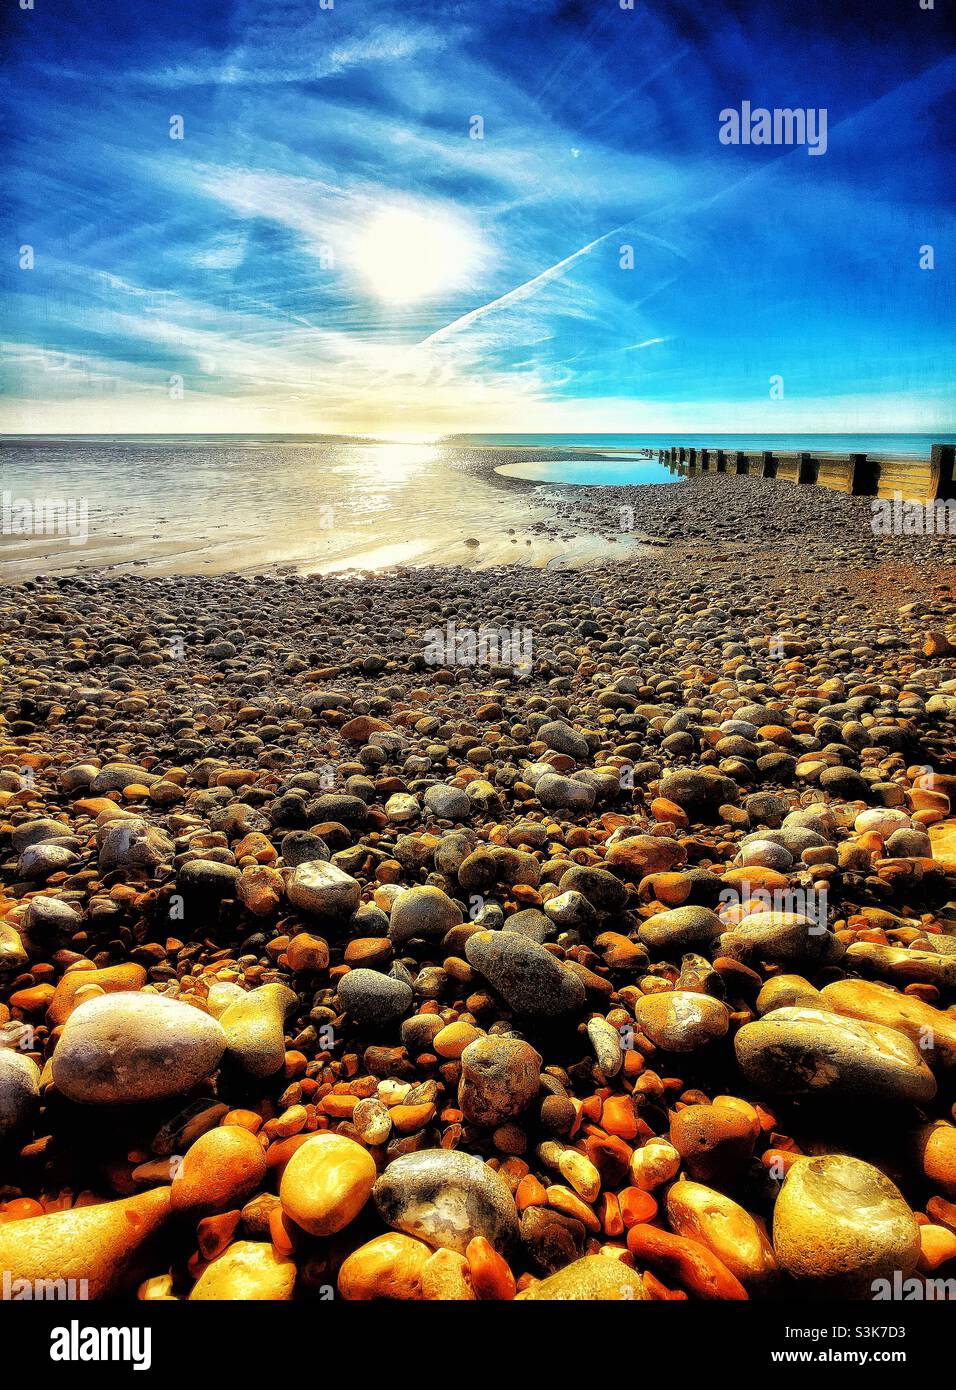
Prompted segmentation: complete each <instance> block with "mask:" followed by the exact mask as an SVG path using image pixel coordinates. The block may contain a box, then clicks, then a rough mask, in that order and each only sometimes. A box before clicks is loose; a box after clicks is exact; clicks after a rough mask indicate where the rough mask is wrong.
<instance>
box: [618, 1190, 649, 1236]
mask: <svg viewBox="0 0 956 1390" xmlns="http://www.w3.org/2000/svg"><path fill="white" fill-rule="evenodd" d="M617 1202H618V1206H619V1208H620V1211H621V1220H622V1221H623V1223H624V1226H625V1229H627V1230H630V1228H631V1227H632V1226H639V1225H641V1224H643V1223H644V1222H646V1221H653V1220H654V1217H655V1216H656V1215H657V1202H656V1201H655V1200H654V1198H653V1197H652V1196H651V1194H650V1193H649V1192H645V1191H644V1190H643V1189H642V1188H640V1187H625V1188H624V1189H623V1190H622V1191H621V1192H619V1193H618V1194H617Z"/></svg>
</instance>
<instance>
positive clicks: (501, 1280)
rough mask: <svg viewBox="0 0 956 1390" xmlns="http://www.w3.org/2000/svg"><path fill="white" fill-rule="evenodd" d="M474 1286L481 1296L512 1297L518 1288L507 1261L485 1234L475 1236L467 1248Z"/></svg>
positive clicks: (491, 1297)
mask: <svg viewBox="0 0 956 1390" xmlns="http://www.w3.org/2000/svg"><path fill="white" fill-rule="evenodd" d="M465 1258H466V1259H467V1261H468V1269H469V1272H470V1274H471V1283H472V1287H473V1288H474V1290H475V1293H476V1294H477V1295H478V1297H479V1298H483V1299H504V1300H508V1299H512V1298H514V1296H515V1294H516V1292H517V1288H516V1286H515V1279H514V1275H513V1274H512V1272H511V1270H510V1268H509V1267H508V1263H507V1261H506V1260H505V1259H504V1257H503V1256H502V1255H499V1253H498V1251H497V1250H496V1249H495V1248H494V1246H493V1245H492V1244H491V1243H490V1242H489V1241H488V1240H486V1239H485V1237H484V1236H475V1237H474V1238H473V1239H472V1240H470V1241H469V1242H468V1245H467V1248H466V1250H465Z"/></svg>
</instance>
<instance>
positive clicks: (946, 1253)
mask: <svg viewBox="0 0 956 1390" xmlns="http://www.w3.org/2000/svg"><path fill="white" fill-rule="evenodd" d="M919 1243H920V1257H919V1263H918V1265H917V1268H918V1269H920V1270H922V1271H924V1272H927V1273H928V1272H929V1271H931V1270H934V1269H939V1267H940V1265H942V1264H946V1263H947V1262H948V1261H949V1260H952V1259H956V1232H953V1231H950V1230H947V1228H946V1227H945V1226H933V1225H927V1226H920V1229H919Z"/></svg>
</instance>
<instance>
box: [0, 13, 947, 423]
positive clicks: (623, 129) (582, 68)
mask: <svg viewBox="0 0 956 1390" xmlns="http://www.w3.org/2000/svg"><path fill="white" fill-rule="evenodd" d="M625 3H627V0H625ZM924 3H927V0H924ZM634 5H635V7H634V9H633V10H627V9H622V8H621V4H620V0H558V3H553V0H484V3H481V4H477V3H474V0H470V3H460V2H459V0H334V5H333V8H331V9H322V8H320V0H274V3H262V0H229V3H223V0H201V3H199V4H194V5H189V6H178V5H175V6H174V5H170V4H169V3H168V0H155V3H154V0H126V3H124V4H122V5H109V6H103V5H96V6H90V5H89V4H88V3H86V2H85V0H84V3H82V4H80V3H73V2H72V0H36V8H35V9H33V10H27V11H17V10H15V9H14V10H13V11H12V13H11V10H10V8H9V7H7V9H6V16H5V18H6V22H7V24H8V26H9V32H8V36H7V40H6V43H5V46H4V47H5V52H6V58H7V72H8V84H7V85H8V95H7V105H8V109H7V111H6V113H5V119H4V129H5V131H6V136H5V145H6V160H5V162H6V164H7V166H8V169H10V170H11V172H10V181H9V184H8V187H9V188H10V190H11V191H10V195H9V199H8V202H7V206H6V208H5V212H4V220H5V221H6V222H8V227H7V231H6V235H5V238H4V240H5V244H6V245H7V253H6V255H5V257H4V258H3V271H2V290H3V295H4V311H3V321H2V337H3V340H4V348H5V351H4V358H5V367H4V401H3V404H2V407H0V427H2V428H3V429H5V430H8V431H13V432H31V433H32V432H44V431H46V432H72V431H76V432H87V431H88V432H172V433H187V432H191V431H197V430H209V431H219V430H221V431H234V430H235V431H239V430H257V431H258V430H268V431H270V432H282V431H295V430H305V431H316V432H323V431H326V432H337V431H343V432H350V431H351V432H364V431H367V432H376V433H388V434H409V435H413V434H436V433H442V432H445V431H463V430H482V431H495V430H522V431H528V430H534V429H540V430H572V429H573V430H581V431H583V430H595V431H608V432H611V431H624V430H633V431H640V430H661V429H675V430H676V429H681V430H694V429H701V430H704V429H712V430H723V429H732V430H748V429H754V430H779V431H787V430H797V429H803V430H823V431H826V430H848V431H856V430H884V431H885V430H904V431H905V430H918V431H926V432H930V433H932V432H934V431H940V432H942V431H949V430H951V429H952V428H953V425H954V423H956V404H954V402H956V390H954V376H956V313H954V307H956V294H954V288H953V273H952V265H953V257H954V254H956V243H954V211H956V192H954V187H956V186H954V182H953V177H952V170H953V167H954V153H956V152H954V134H953V125H952V120H951V116H950V117H949V119H947V108H948V109H949V111H950V112H951V110H952V105H953V93H954V87H956V58H953V57H951V56H947V43H946V39H945V30H944V26H945V22H946V11H947V6H948V0H936V3H935V8H934V9H933V10H924V9H922V8H921V7H920V0H865V2H864V0H844V3H842V4H840V5H834V4H832V3H831V2H830V0H801V3H800V4H799V5H795V4H792V3H783V0H779V3H775V4H770V3H768V0H759V2H758V0H732V2H731V3H723V4H722V3H719V2H718V0H708V3H707V4H706V5H705V4H703V3H702V0H696V2H695V3H685V0H634ZM794 11H796V13H794ZM745 100H747V101H750V102H751V103H752V105H753V106H755V107H756V106H765V107H769V108H773V107H787V108H791V109H793V108H814V109H818V108H825V109H826V112H827V125H828V140H827V150H826V153H825V154H824V155H821V156H818V157H813V156H811V155H809V154H808V152H807V150H806V148H802V147H797V146H793V147H779V146H754V145H751V146H743V145H740V146H728V145H723V144H721V143H720V141H719V139H718V130H719V113H720V112H721V111H722V110H724V109H726V108H728V107H737V108H739V107H740V104H741V103H742V102H743V101H745ZM177 116H178V117H181V118H182V122H183V134H184V138H183V139H181V140H174V139H170V128H171V127H170V121H171V118H174V117H177ZM475 117H480V118H481V121H482V122H483V137H484V138H483V139H476V138H472V136H473V134H474V133H476V132H477V131H478V130H479V129H480V127H479V125H478V123H477V122H476V121H475V119H474V118H475ZM24 246H29V247H32V248H33V257H34V265H33V268H32V269H29V268H27V269H23V268H20V265H19V260H20V255H19V248H21V247H24ZM925 246H931V247H932V248H933V256H934V260H935V269H932V270H928V269H921V268H920V248H921V247H925ZM622 248H625V249H624V250H622ZM626 248H632V251H631V252H630V253H628V251H627V249H626ZM631 259H632V260H633V266H632V267H630V266H629V265H627V264H626V265H625V266H622V260H623V261H624V262H625V263H629V261H630V260H631ZM924 259H925V254H924ZM776 377H779V378H782V384H783V390H782V396H781V395H780V390H779V387H778V388H777V390H776V392H775V393H774V396H773V397H772V396H771V378H776Z"/></svg>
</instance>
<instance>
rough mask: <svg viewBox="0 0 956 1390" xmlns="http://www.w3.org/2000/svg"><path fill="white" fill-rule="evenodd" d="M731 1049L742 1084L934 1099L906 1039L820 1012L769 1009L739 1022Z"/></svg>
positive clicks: (791, 1091)
mask: <svg viewBox="0 0 956 1390" xmlns="http://www.w3.org/2000/svg"><path fill="white" fill-rule="evenodd" d="M734 1047H735V1049H736V1053H737V1061H738V1062H739V1064H740V1068H741V1070H742V1071H743V1073H744V1075H745V1076H746V1077H747V1079H748V1080H749V1081H751V1082H752V1083H753V1084H754V1085H756V1086H760V1087H762V1088H763V1089H765V1090H767V1091H769V1092H770V1093H771V1094H773V1095H781V1096H810V1095H817V1096H822V1095H830V1096H847V1097H850V1098H853V1099H857V1100H874V1101H879V1100H883V1101H886V1100H896V1101H915V1102H916V1103H917V1104H920V1103H922V1102H924V1101H928V1100H932V1098H933V1096H934V1095H935V1094H936V1081H935V1079H934V1077H933V1073H932V1072H931V1071H930V1070H929V1068H928V1067H927V1066H926V1063H925V1062H924V1061H923V1059H922V1057H921V1056H920V1053H919V1051H918V1050H917V1048H916V1047H915V1046H914V1044H913V1043H912V1042H910V1040H909V1038H907V1037H905V1036H904V1034H902V1033H899V1032H897V1031H896V1029H895V1028H885V1027H883V1026H882V1025H881V1024H877V1023H865V1022H863V1021H862V1020H860V1019H855V1018H843V1017H841V1016H840V1015H839V1014H831V1013H825V1012H823V1011H822V1010H820V1009H801V1008H783V1009H774V1010H773V1012H772V1013H769V1014H767V1015H766V1016H765V1017H764V1018H761V1019H758V1020H757V1021H756V1022H754V1023H747V1024H745V1025H744V1027H743V1028H741V1029H740V1031H739V1032H738V1034H737V1036H736V1038H735V1039H734Z"/></svg>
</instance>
